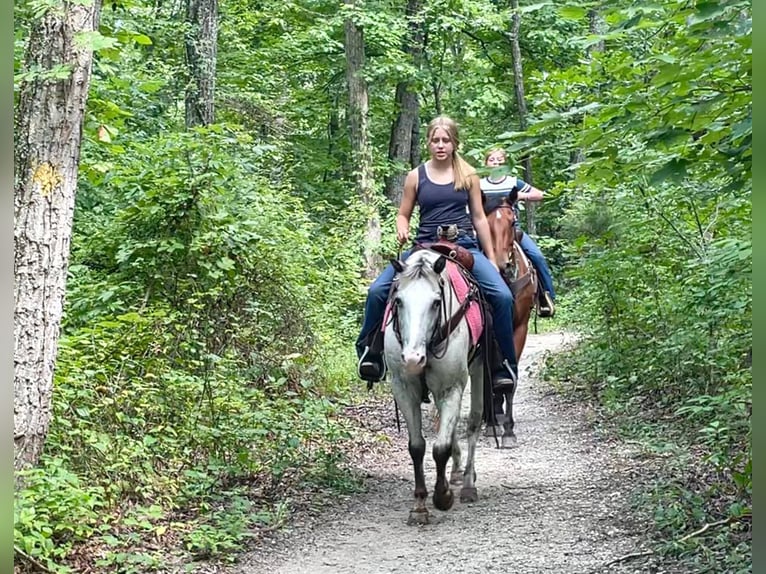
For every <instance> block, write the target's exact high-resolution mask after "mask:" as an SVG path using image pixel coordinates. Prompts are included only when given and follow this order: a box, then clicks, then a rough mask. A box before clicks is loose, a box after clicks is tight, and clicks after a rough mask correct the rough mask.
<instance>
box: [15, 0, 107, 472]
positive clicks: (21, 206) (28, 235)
mask: <svg viewBox="0 0 766 574" xmlns="http://www.w3.org/2000/svg"><path fill="white" fill-rule="evenodd" d="M100 9H101V2H100V0H94V1H93V2H68V1H66V2H64V3H63V5H61V6H56V7H55V8H51V9H49V10H48V12H47V13H46V14H45V15H44V16H42V17H41V18H40V19H39V20H36V21H35V22H34V23H33V25H32V29H31V31H30V36H29V42H28V45H27V48H26V55H25V62H24V69H25V71H29V70H40V72H39V73H38V74H37V75H36V76H35V77H34V78H31V79H29V80H26V81H24V82H23V83H22V85H21V91H20V94H19V103H18V107H17V109H16V114H15V118H14V123H15V141H14V160H15V164H14V194H13V203H14V206H13V207H14V228H13V236H14V237H13V238H14V261H13V272H14V312H13V334H14V348H13V360H14V377H13V415H14V416H13V425H14V436H13V439H14V440H13V442H14V453H13V454H14V469H15V470H16V471H18V470H21V469H23V468H27V467H29V466H32V465H34V464H35V463H36V462H37V461H38V459H39V457H40V453H41V451H42V448H43V444H44V442H45V437H46V435H47V433H48V426H49V424H50V418H51V394H52V391H53V369H54V366H55V363H56V352H57V345H58V339H59V328H60V325H61V314H62V308H63V305H64V292H65V288H66V274H67V266H68V262H69V247H70V240H71V237H72V216H73V213H74V199H75V193H76V189H77V170H78V166H79V160H80V143H81V140H82V125H83V116H84V109H85V102H86V99H87V95H88V87H89V83H90V76H91V66H92V62H93V52H92V50H91V49H90V47H88V46H86V45H85V46H84V45H82V43H80V42H78V40H79V39H80V38H81V37H82V33H86V32H92V31H94V30H96V29H97V27H98V19H99V12H100ZM58 66H66V67H68V68H70V72H69V73H68V74H67V76H66V78H63V79H57V78H50V77H49V78H46V77H45V75H46V72H47V71H50V70H51V69H53V68H56V67H58ZM16 485H17V486H18V485H19V481H18V480H17V481H16Z"/></svg>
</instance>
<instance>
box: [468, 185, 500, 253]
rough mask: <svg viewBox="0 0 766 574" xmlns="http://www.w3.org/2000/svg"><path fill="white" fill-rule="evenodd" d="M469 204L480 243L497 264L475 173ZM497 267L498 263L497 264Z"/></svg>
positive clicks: (469, 191)
mask: <svg viewBox="0 0 766 574" xmlns="http://www.w3.org/2000/svg"><path fill="white" fill-rule="evenodd" d="M468 206H469V208H470V209H471V221H472V222H473V227H474V229H476V235H478V236H479V244H480V245H481V248H482V250H483V251H484V255H486V256H487V259H489V260H490V261H491V262H492V265H495V248H494V246H493V245H492V235H491V234H490V231H489V223H487V216H486V215H484V205H483V204H482V201H481V188H480V187H479V177H478V176H477V175H475V174H474V175H473V176H472V177H471V187H470V189H469V190H468ZM495 268H497V265H495Z"/></svg>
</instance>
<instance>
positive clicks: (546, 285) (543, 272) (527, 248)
mask: <svg viewBox="0 0 766 574" xmlns="http://www.w3.org/2000/svg"><path fill="white" fill-rule="evenodd" d="M521 248H522V249H523V250H524V253H526V255H527V257H529V260H530V261H531V262H532V265H534V266H535V269H537V273H538V275H539V276H540V283H541V284H542V286H543V291H547V292H548V293H550V294H551V298H552V299H554V300H555V299H556V292H555V291H554V290H553V275H552V274H551V269H550V267H548V262H547V261H546V260H545V255H543V252H542V251H541V250H540V248H539V247H538V246H537V243H535V240H534V239H532V238H531V237H530V236H529V235H528V234H527V233H524V234H523V235H522V236H521Z"/></svg>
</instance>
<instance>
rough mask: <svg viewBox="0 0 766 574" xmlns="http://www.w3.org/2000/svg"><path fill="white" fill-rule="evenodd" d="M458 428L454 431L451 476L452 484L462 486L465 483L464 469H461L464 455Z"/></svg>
mask: <svg viewBox="0 0 766 574" xmlns="http://www.w3.org/2000/svg"><path fill="white" fill-rule="evenodd" d="M457 427H458V425H455V430H454V431H452V470H451V471H450V474H449V482H450V484H461V483H462V482H463V469H462V468H460V465H461V464H462V460H463V453H462V452H461V451H460V441H459V440H458V438H457Z"/></svg>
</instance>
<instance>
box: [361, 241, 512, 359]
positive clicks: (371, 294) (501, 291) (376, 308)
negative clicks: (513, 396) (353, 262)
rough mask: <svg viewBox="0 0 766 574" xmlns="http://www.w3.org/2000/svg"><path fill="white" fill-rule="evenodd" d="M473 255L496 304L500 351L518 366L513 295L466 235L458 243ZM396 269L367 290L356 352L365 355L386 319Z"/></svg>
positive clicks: (482, 283)
mask: <svg viewBox="0 0 766 574" xmlns="http://www.w3.org/2000/svg"><path fill="white" fill-rule="evenodd" d="M457 243H458V244H459V245H462V246H463V247H465V248H466V249H469V250H470V251H471V253H472V254H473V270H472V274H473V276H474V277H475V278H476V282H477V283H478V284H479V288H480V289H481V291H482V293H483V294H484V298H485V299H486V300H487V301H488V302H489V304H490V306H491V307H492V324H493V327H494V331H495V338H496V339H497V343H498V345H499V346H500V352H501V353H502V354H503V359H505V360H507V361H508V363H509V365H510V366H511V368H513V370H514V374H515V371H516V369H517V363H516V351H515V349H514V346H513V294H512V293H511V290H510V289H509V288H508V285H506V283H505V281H503V278H502V277H501V276H500V273H498V271H497V269H495V267H494V266H493V265H492V263H491V262H490V261H489V259H487V257H486V256H485V255H484V253H482V252H481V251H480V250H479V247H478V245H477V244H476V241H474V240H472V239H469V238H463V239H459V240H458V242H457ZM411 252H412V251H411V250H410V251H405V252H404V253H402V260H405V259H406V258H407V257H408V256H409V255H410V253H411ZM395 274H396V271H395V270H394V267H393V265H391V264H389V265H388V267H386V268H385V269H384V270H383V273H381V274H380V276H379V277H378V278H377V279H376V280H375V281H373V283H372V284H371V285H370V288H369V291H368V292H367V302H366V304H365V307H364V322H363V323H362V330H361V332H360V333H359V337H358V338H357V340H356V352H357V355H358V356H361V354H362V352H363V351H364V347H365V344H366V341H367V338H368V335H369V334H370V332H371V331H372V330H373V329H374V328H376V327H379V326H380V322H381V320H382V319H383V313H384V312H385V308H386V299H387V298H388V292H389V290H390V289H391V283H393V280H394V275H395Z"/></svg>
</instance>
